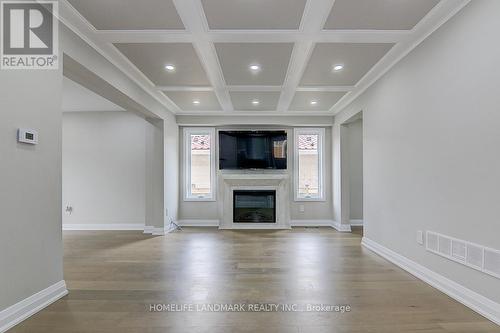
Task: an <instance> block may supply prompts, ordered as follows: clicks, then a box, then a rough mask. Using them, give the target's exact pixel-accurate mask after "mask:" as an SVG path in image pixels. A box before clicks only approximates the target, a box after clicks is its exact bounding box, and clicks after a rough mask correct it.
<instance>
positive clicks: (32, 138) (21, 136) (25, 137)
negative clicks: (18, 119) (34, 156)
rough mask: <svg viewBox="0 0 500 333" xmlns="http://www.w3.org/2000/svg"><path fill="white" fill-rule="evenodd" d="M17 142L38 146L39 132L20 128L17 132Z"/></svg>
mask: <svg viewBox="0 0 500 333" xmlns="http://www.w3.org/2000/svg"><path fill="white" fill-rule="evenodd" d="M17 141H19V142H22V143H29V144H32V145H36V144H38V132H37V131H35V130H32V129H27V128H20V129H18V130H17Z"/></svg>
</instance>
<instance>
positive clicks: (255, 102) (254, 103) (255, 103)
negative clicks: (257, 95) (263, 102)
mask: <svg viewBox="0 0 500 333" xmlns="http://www.w3.org/2000/svg"><path fill="white" fill-rule="evenodd" d="M252 104H253V105H259V104H260V102H259V100H257V99H254V100H253V101H252Z"/></svg>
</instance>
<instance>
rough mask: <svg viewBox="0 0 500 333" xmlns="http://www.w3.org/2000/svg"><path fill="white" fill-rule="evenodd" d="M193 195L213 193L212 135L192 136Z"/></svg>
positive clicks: (191, 167)
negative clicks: (211, 180)
mask: <svg viewBox="0 0 500 333" xmlns="http://www.w3.org/2000/svg"><path fill="white" fill-rule="evenodd" d="M190 169H191V179H190V184H191V187H190V189H191V194H192V195H193V196H207V195H210V193H211V192H212V189H211V182H210V175H211V172H212V170H211V163H210V135H208V134H206V135H205V134H203V135H201V134H191V165H190Z"/></svg>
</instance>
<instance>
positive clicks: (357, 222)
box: [349, 219, 363, 227]
mask: <svg viewBox="0 0 500 333" xmlns="http://www.w3.org/2000/svg"><path fill="white" fill-rule="evenodd" d="M349 222H350V223H351V226H353V227H360V226H362V225H363V220H362V219H360V220H358V219H354V220H350V221H349Z"/></svg>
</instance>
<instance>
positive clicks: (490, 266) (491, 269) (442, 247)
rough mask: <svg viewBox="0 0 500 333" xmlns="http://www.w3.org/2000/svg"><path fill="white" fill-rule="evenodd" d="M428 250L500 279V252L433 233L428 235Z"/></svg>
mask: <svg viewBox="0 0 500 333" xmlns="http://www.w3.org/2000/svg"><path fill="white" fill-rule="evenodd" d="M426 249H427V251H429V252H432V253H435V254H437V255H440V256H442V257H445V258H447V259H450V260H453V261H455V262H458V263H461V264H463V265H466V266H469V267H471V268H474V269H476V270H479V271H481V272H483V273H486V274H489V275H492V276H494V277H497V278H500V251H498V250H494V249H491V248H487V247H484V246H482V245H477V244H474V243H470V242H467V241H464V240H460V239H456V238H453V237H449V236H445V235H442V234H439V233H437V232H433V231H427V233H426Z"/></svg>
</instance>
